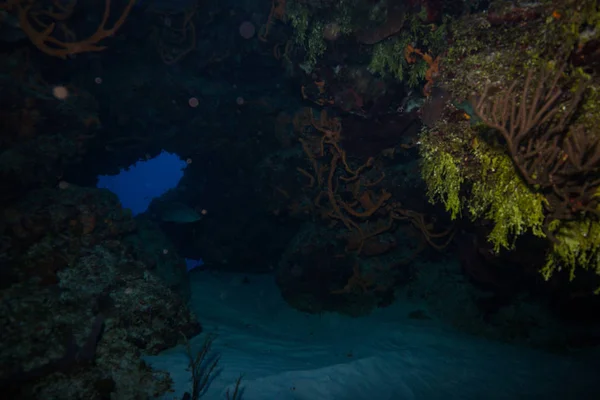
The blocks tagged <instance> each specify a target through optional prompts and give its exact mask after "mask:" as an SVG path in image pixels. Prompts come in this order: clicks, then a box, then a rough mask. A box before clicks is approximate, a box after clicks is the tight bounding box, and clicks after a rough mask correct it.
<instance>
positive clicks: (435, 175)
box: [421, 143, 464, 219]
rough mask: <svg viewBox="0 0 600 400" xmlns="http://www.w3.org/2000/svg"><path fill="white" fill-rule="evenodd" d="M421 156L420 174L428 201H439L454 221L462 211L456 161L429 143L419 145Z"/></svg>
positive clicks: (460, 181)
mask: <svg viewBox="0 0 600 400" xmlns="http://www.w3.org/2000/svg"><path fill="white" fill-rule="evenodd" d="M421 154H422V156H423V157H422V159H421V173H422V175H423V179H424V180H425V183H426V184H427V195H428V197H429V201H430V202H431V203H435V202H436V201H437V200H441V202H442V203H443V204H444V206H445V207H446V211H449V212H450V214H451V218H452V219H456V217H457V216H459V215H460V212H461V209H462V202H461V199H460V186H461V184H462V183H463V181H464V178H463V176H462V174H461V171H460V168H459V166H458V163H457V162H456V159H455V158H454V157H453V156H452V155H450V154H449V153H446V152H445V151H443V150H441V149H434V148H433V147H432V146H431V145H430V144H429V143H427V144H424V143H421Z"/></svg>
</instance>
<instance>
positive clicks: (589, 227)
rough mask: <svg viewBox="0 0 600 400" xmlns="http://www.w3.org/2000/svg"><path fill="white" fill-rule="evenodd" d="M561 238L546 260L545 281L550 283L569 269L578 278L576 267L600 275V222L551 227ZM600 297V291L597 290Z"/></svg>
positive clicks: (564, 223)
mask: <svg viewBox="0 0 600 400" xmlns="http://www.w3.org/2000/svg"><path fill="white" fill-rule="evenodd" d="M550 230H552V231H553V234H554V236H555V237H556V239H557V242H556V243H553V245H552V251H551V252H550V253H549V254H548V256H547V257H546V265H544V267H543V268H542V270H541V273H542V275H543V277H544V279H546V280H548V279H550V277H551V276H552V274H553V273H555V272H556V271H561V270H562V269H563V268H566V269H568V271H569V279H571V280H573V278H575V270H576V267H581V268H583V269H586V270H593V271H594V272H595V273H596V274H598V275H600V222H598V221H596V220H592V219H591V218H584V219H582V220H580V221H568V222H560V221H554V222H553V223H552V224H550ZM596 294H600V288H598V289H597V290H596Z"/></svg>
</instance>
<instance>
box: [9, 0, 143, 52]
mask: <svg viewBox="0 0 600 400" xmlns="http://www.w3.org/2000/svg"><path fill="white" fill-rule="evenodd" d="M76 4H77V0H70V1H67V2H63V1H59V0H54V1H53V6H52V7H51V8H50V9H47V8H44V7H42V5H41V4H40V2H39V1H35V0H8V1H5V2H3V3H0V9H3V10H7V11H9V12H11V11H15V12H16V13H17V16H18V19H19V25H20V27H21V29H22V30H23V32H24V33H25V34H26V35H27V37H28V38H29V39H30V40H31V43H33V44H34V45H35V46H36V47H37V48H38V49H39V50H41V51H43V52H44V53H46V54H48V55H51V56H54V57H59V58H63V59H64V58H67V56H69V55H74V54H78V53H85V52H91V51H102V50H104V49H105V48H106V46H101V45H99V44H98V43H99V42H100V41H102V40H103V39H105V38H107V37H110V36H113V35H114V34H115V33H116V32H117V30H118V29H119V28H120V27H121V26H122V25H123V23H124V22H125V20H126V19H127V16H128V15H129V12H130V11H131V8H132V7H133V5H134V4H135V0H129V2H128V3H127V5H126V6H125V9H124V10H123V12H122V14H121V16H120V17H119V18H118V19H117V20H116V21H115V22H114V24H113V26H112V28H109V29H107V28H106V24H107V23H108V19H109V17H110V5H111V1H110V0H105V6H104V14H103V15H102V20H101V22H100V25H99V26H98V28H97V29H96V32H94V33H93V34H92V35H90V36H89V37H87V38H85V39H83V40H76V38H75V36H76V35H75V33H74V32H73V31H71V30H70V29H69V28H68V27H67V26H66V25H65V21H66V20H67V19H69V18H70V17H71V15H72V14H73V11H74V8H75V6H76ZM57 27H59V30H60V31H61V35H62V38H63V39H59V38H57V37H56V36H55V33H56V28H57Z"/></svg>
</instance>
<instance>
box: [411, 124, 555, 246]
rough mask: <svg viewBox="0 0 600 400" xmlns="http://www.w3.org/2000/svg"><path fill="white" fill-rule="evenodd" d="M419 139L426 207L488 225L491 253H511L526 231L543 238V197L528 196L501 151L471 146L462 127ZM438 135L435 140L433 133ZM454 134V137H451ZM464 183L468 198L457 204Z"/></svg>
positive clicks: (471, 137)
mask: <svg viewBox="0 0 600 400" xmlns="http://www.w3.org/2000/svg"><path fill="white" fill-rule="evenodd" d="M435 128H436V129H433V130H425V131H424V133H423V134H422V135H421V146H420V153H421V157H422V162H421V166H422V175H423V179H424V180H425V183H426V185H427V192H428V196H429V199H430V201H431V202H436V201H441V202H442V203H443V204H444V206H445V208H446V210H447V211H449V212H450V213H451V218H452V219H455V218H456V217H457V216H459V215H460V214H461V210H462V209H463V207H464V208H466V209H467V210H469V214H470V217H471V218H472V219H473V220H475V219H479V218H486V219H488V220H490V221H491V222H492V223H493V228H492V231H491V232H490V234H489V236H488V240H489V241H490V242H491V243H492V244H493V245H494V250H495V251H499V250H500V249H501V248H512V247H513V245H514V242H515V239H516V238H517V237H518V236H519V235H522V234H523V233H525V232H527V231H531V232H532V233H533V234H534V235H536V236H541V237H544V236H545V235H544V233H543V231H542V226H543V222H544V204H545V202H546V200H545V198H544V196H542V195H541V194H539V193H535V192H532V191H531V189H530V188H529V187H528V186H527V185H526V184H525V183H524V182H523V181H522V179H521V178H520V177H519V175H518V174H517V172H516V170H515V168H514V165H513V163H512V161H511V159H510V157H508V155H506V154H505V153H504V152H503V151H501V150H500V149H496V148H494V147H492V146H490V145H488V144H486V143H484V142H483V141H478V140H477V132H476V131H475V129H474V128H472V127H470V125H469V124H468V123H465V122H462V123H448V122H443V121H442V122H439V123H438V124H437V125H436V127H435ZM439 131H441V132H444V134H443V136H441V137H440V135H439V133H436V132H439ZM457 131H460V133H457ZM465 182H469V183H470V186H469V187H467V189H470V196H469V197H468V198H461V195H460V192H461V188H464V187H463V185H464V183H465Z"/></svg>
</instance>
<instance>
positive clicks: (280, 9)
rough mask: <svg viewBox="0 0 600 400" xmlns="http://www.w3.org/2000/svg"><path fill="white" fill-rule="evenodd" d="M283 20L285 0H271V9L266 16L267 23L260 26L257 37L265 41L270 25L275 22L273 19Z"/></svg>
mask: <svg viewBox="0 0 600 400" xmlns="http://www.w3.org/2000/svg"><path fill="white" fill-rule="evenodd" d="M276 19H278V20H280V21H285V0H272V3H271V11H270V12H269V17H268V18H267V23H266V24H264V25H263V26H262V27H261V28H260V32H259V33H258V38H259V39H260V40H261V41H263V42H266V41H267V36H268V35H269V31H270V30H271V26H272V25H273V24H274V23H275V20H276Z"/></svg>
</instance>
